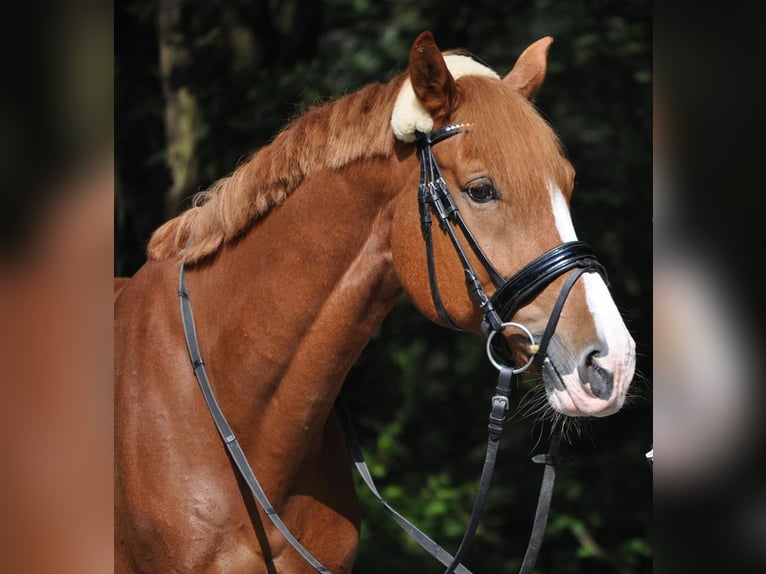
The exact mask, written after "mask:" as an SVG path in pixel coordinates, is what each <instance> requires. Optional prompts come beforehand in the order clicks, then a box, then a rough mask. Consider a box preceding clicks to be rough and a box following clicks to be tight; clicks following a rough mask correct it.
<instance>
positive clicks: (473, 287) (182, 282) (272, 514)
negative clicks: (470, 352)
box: [178, 124, 606, 574]
mask: <svg viewBox="0 0 766 574" xmlns="http://www.w3.org/2000/svg"><path fill="white" fill-rule="evenodd" d="M468 129H470V126H468V125H465V124H450V125H446V126H443V127H441V128H439V129H437V130H434V131H432V132H430V133H427V134H418V137H417V139H416V144H417V149H418V155H419V158H420V185H419V186H418V202H419V205H420V207H419V210H420V221H421V229H422V232H423V238H424V240H425V246H426V259H427V262H428V277H429V283H430V288H431V297H432V299H433V303H434V306H435V308H436V311H437V313H438V315H439V317H440V318H441V320H442V321H443V322H444V323H446V324H447V325H449V326H451V327H452V328H455V329H459V327H458V326H457V324H456V323H455V322H454V321H453V320H452V318H451V317H450V316H449V314H448V313H447V310H446V308H445V307H444V304H443V302H442V299H441V296H440V294H439V286H438V280H437V277H436V266H435V263H434V257H433V239H432V230H431V213H432V212H433V213H434V214H435V215H436V217H437V219H438V221H439V226H440V228H441V229H442V230H443V231H444V232H445V233H447V235H448V236H449V238H450V240H451V242H452V245H453V246H454V248H455V251H456V253H457V255H458V258H459V259H460V261H461V264H462V266H463V269H464V271H465V277H466V283H467V285H468V290H469V292H470V294H471V297H472V298H473V299H474V300H475V301H476V303H477V304H478V305H479V307H480V308H481V310H482V311H483V313H484V318H483V321H482V333H483V334H484V336H485V337H486V338H487V353H488V355H489V358H490V361H491V362H492V364H493V365H495V367H497V369H498V371H499V376H498V382H497V386H496V387H495V392H494V394H493V396H492V399H491V410H490V413H489V424H488V432H489V437H488V441H487V451H486V455H485V459H484V465H483V467H482V473H481V477H480V479H479V487H478V489H477V494H476V498H475V500H474V507H473V510H472V512H471V517H470V519H469V523H468V526H467V527H466V531H465V534H464V535H463V539H462V541H461V542H460V546H459V547H458V550H457V552H456V553H455V556H454V557H453V556H452V555H451V554H450V553H449V552H447V551H446V550H444V549H443V548H442V547H441V546H439V545H438V544H436V543H435V542H434V541H433V540H431V539H430V538H429V537H428V536H427V535H426V534H424V533H423V532H422V531H420V530H419V529H418V528H417V527H415V526H414V525H413V524H412V523H411V522H409V521H408V520H407V519H406V518H404V517H403V516H402V515H401V514H399V513H398V512H397V511H396V510H395V509H394V508H393V507H392V506H391V505H389V504H388V502H386V501H385V500H384V499H383V498H382V497H381V495H380V493H379V491H378V489H377V488H376V486H375V483H374V481H373V479H372V475H371V473H370V472H369V469H368V467H367V463H366V461H365V460H364V456H363V455H362V449H361V447H360V445H359V441H358V440H357V438H356V432H355V431H354V427H353V424H352V421H351V417H350V416H349V414H348V412H347V410H346V409H345V407H344V406H343V403H342V401H341V400H340V399H339V401H338V405H337V406H338V408H337V412H338V414H339V416H340V420H341V422H342V424H343V426H344V429H345V432H346V441H347V444H348V447H349V451H350V453H351V457H352V459H353V460H354V464H355V465H356V467H357V470H358V471H359V473H360V475H361V477H362V479H363V481H364V482H365V484H366V485H367V486H368V487H369V489H370V491H371V492H372V494H373V496H375V497H376V499H377V500H378V501H379V502H380V503H381V505H382V506H383V508H384V509H385V510H386V511H387V512H388V513H389V514H390V515H391V516H392V517H393V519H394V520H395V521H396V522H397V524H399V526H401V527H402V528H403V529H404V530H405V532H407V534H409V535H410V536H411V537H412V538H413V539H414V540H415V541H416V542H417V543H418V544H420V546H422V547H423V548H424V549H425V550H426V551H427V552H428V553H429V554H431V555H432V556H433V557H435V558H436V559H437V560H439V561H440V562H441V563H442V564H444V565H445V566H446V567H447V570H446V571H445V574H451V573H453V572H457V573H458V574H471V573H470V570H468V569H467V568H466V567H465V566H463V565H462V564H460V561H461V559H462V557H463V555H464V554H465V551H466V550H467V548H468V545H469V544H470V542H471V540H472V539H473V536H474V534H475V532H476V529H477V527H478V524H479V519H480V517H481V514H482V512H483V510H484V506H485V504H486V501H487V495H488V493H489V487H490V483H491V480H492V474H493V472H494V467H495V462H496V460H497V453H498V449H499V446H500V435H501V434H502V431H503V425H504V423H505V417H506V411H507V410H508V408H509V397H510V392H511V381H512V379H513V377H514V376H515V375H517V374H518V373H521V372H522V371H524V370H526V368H527V367H529V365H530V364H531V362H532V359H530V361H529V362H527V363H526V364H525V365H523V366H521V367H514V366H513V363H512V360H511V359H510V354H509V352H508V349H507V345H505V343H503V338H502V337H496V335H498V334H499V333H501V332H502V331H503V330H504V329H505V328H506V327H509V326H513V327H516V328H518V329H520V330H522V331H523V332H524V333H525V334H526V335H527V337H528V338H529V342H530V346H538V348H537V351H536V353H535V354H534V355H533V357H534V359H535V360H536V361H539V362H542V361H543V360H544V358H545V355H546V351H547V348H548V344H549V342H550V340H551V338H552V336H553V333H554V331H555V329H556V324H557V323H558V318H559V316H560V314H561V310H562V308H563V306H564V302H565V301H566V298H567V296H568V295H569V292H570V290H571V289H572V287H573V285H574V283H575V282H576V281H577V279H578V278H579V277H580V276H581V275H582V274H583V273H588V272H596V273H600V274H601V275H603V276H604V277H605V278H606V273H605V272H604V268H603V267H602V266H601V264H599V263H598V261H596V257H595V255H594V254H593V252H592V251H591V249H590V247H588V246H587V245H586V244H585V243H583V242H581V241H570V242H567V243H563V244H561V245H559V246H557V247H554V248H553V249H551V250H549V251H547V252H546V253H543V254H542V255H540V256H539V257H538V258H537V259H535V260H534V261H532V262H531V263H529V264H528V265H526V266H525V267H524V268H522V269H521V270H520V271H519V272H517V273H516V274H515V275H513V276H512V277H510V278H509V279H505V278H504V277H503V276H502V275H501V274H500V273H498V272H497V270H496V269H495V268H494V267H493V265H492V263H491V262H490V261H489V259H488V258H487V256H486V255H485V254H484V252H483V251H482V249H481V247H480V246H479V244H478V242H477V241H476V239H475V237H474V236H473V234H472V233H471V231H470V229H468V226H467V225H466V223H465V221H464V220H463V218H462V216H461V215H460V212H459V211H458V208H457V205H456V204H455V201H454V199H453V198H452V195H451V194H450V192H449V190H448V189H447V184H446V183H445V181H444V179H443V177H442V174H441V170H440V169H439V164H438V163H437V161H436V157H435V156H434V154H433V150H432V147H433V146H434V145H435V144H437V143H439V142H440V141H443V140H445V139H447V138H449V137H451V136H453V135H455V134H458V133H461V132H464V131H467V130H468ZM455 226H456V227H457V228H458V229H460V230H461V232H462V234H463V236H464V238H465V240H466V241H467V242H468V245H469V246H470V248H471V250H472V251H473V252H474V254H475V255H476V257H477V258H478V260H479V262H480V263H481V264H482V266H483V267H484V268H485V270H486V271H487V273H489V276H490V278H491V279H492V282H493V283H494V285H495V287H496V289H495V292H494V293H493V294H492V296H491V297H489V296H487V293H486V291H485V290H484V287H483V286H482V284H481V281H480V280H479V276H478V274H477V273H476V271H475V269H474V268H473V265H472V264H471V261H470V259H469V258H468V255H467V254H466V252H465V250H464V249H463V246H462V244H461V242H460V240H459V238H458V236H457V233H456V231H455ZM570 271H571V272H572V273H571V274H570V275H569V277H568V278H567V280H566V281H565V283H564V285H563V287H562V289H561V292H560V293H559V296H558V299H557V300H556V303H555V304H554V306H553V309H552V311H551V316H550V319H549V320H548V324H547V326H546V327H545V330H544V331H543V334H542V336H541V338H540V340H539V341H536V340H535V338H534V336H533V335H532V333H530V332H529V331H528V330H527V329H526V327H524V326H523V325H520V324H518V323H513V322H511V319H512V318H513V315H514V314H515V313H516V311H518V309H520V308H521V307H522V306H524V305H526V304H527V303H529V302H530V301H531V300H532V299H533V298H534V297H535V296H537V295H538V294H539V293H540V292H541V291H542V290H543V289H545V287H547V286H548V285H549V284H550V283H551V282H552V281H553V280H554V279H556V278H557V277H559V276H561V275H563V274H564V273H567V272H570ZM178 281H179V284H178V295H179V299H180V303H181V320H182V324H183V330H184V337H185V339H186V345H187V349H188V351H189V357H190V359H191V363H192V368H193V370H194V375H195V377H196V379H197V382H198V383H199V386H200V389H201V391H202V395H203V397H204V399H205V402H206V404H207V406H208V409H209V410H210V414H211V416H212V418H213V421H214V422H215V425H216V428H217V429H218V433H219V434H220V436H221V439H222V440H223V442H224V444H225V445H226V448H227V450H228V452H229V455H230V456H231V458H232V460H233V462H234V464H235V466H236V467H237V469H238V470H239V472H240V474H241V475H242V477H243V479H244V481H245V483H246V484H247V485H248V487H249V488H250V490H251V492H252V493H253V496H254V498H255V500H256V501H257V502H258V504H259V505H260V506H261V508H262V509H263V511H264V513H265V514H266V516H267V517H268V518H269V520H271V522H272V523H273V524H274V526H275V527H276V528H277V529H278V530H279V531H280V532H281V533H282V535H283V536H284V537H285V539H286V540H287V541H288V542H289V543H290V545H291V546H292V547H293V548H294V549H295V550H296V551H297V552H298V553H299V554H300V555H301V556H302V557H303V558H304V559H305V560H306V561H307V562H308V563H309V564H310V565H311V566H312V567H313V568H314V570H315V571H317V572H321V573H327V572H329V570H327V568H325V567H324V566H322V564H321V563H320V562H319V561H318V560H317V559H316V558H314V557H313V556H312V555H311V553H310V552H309V551H308V550H306V548H304V547H303V545H302V544H301V543H300V542H299V541H298V540H297V539H296V538H295V536H294V535H293V534H292V533H291V532H290V530H289V529H288V528H287V526H286V525H285V524H284V522H283V521H282V520H281V518H280V517H279V515H278V513H277V512H276V510H275V509H274V508H273V507H272V505H271V504H270V502H269V500H268V498H267V496H266V494H265V492H264V491H263V488H261V486H260V484H259V482H258V480H257V478H256V476H255V474H254V473H253V470H252V468H251V467H250V464H249V463H248V461H247V457H246V456H245V453H244V451H243V450H242V447H241V446H240V444H239V440H238V439H237V437H236V435H235V434H234V431H233V430H232V428H231V426H230V425H229V423H228V421H227V420H226V417H225V416H224V414H223V412H222V410H221V408H220V406H219V404H218V401H217V400H216V397H215V394H214V393H213V389H212V387H211V385H210V381H209V379H208V376H207V372H206V370H205V363H204V361H203V359H202V356H201V354H200V350H199V342H198V339H197V333H196V328H195V325H194V317H193V314H192V308H191V302H190V300H189V294H188V291H187V289H186V279H185V273H184V263H183V262H181V268H180V273H179V280H178ZM558 451H559V436H558V434H557V433H553V434H552V438H551V444H550V450H549V453H548V454H543V455H536V456H534V457H533V458H532V461H533V462H535V463H538V464H544V465H545V471H544V473H543V480H542V484H541V487H540V494H539V496H538V503H537V510H536V511H535V519H534V523H533V526H532V534H531V535H530V540H529V544H528V546H527V551H526V553H525V555H524V560H523V562H522V565H521V570H520V574H530V573H531V572H532V568H533V567H534V564H535V562H536V560H537V556H538V553H539V551H540V546H541V544H542V538H543V534H544V531H545V525H546V523H547V519H548V511H549V509H550V502H551V497H552V493H553V485H554V481H555V476H556V475H555V465H556V464H557V463H558V459H559V457H558Z"/></svg>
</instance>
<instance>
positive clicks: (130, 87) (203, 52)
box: [114, 0, 653, 573]
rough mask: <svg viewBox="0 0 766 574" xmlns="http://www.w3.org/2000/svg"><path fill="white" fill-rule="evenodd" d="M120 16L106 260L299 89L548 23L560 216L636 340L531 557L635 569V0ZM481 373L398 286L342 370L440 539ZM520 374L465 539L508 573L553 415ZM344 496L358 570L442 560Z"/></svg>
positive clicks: (639, 290)
mask: <svg viewBox="0 0 766 574" xmlns="http://www.w3.org/2000/svg"><path fill="white" fill-rule="evenodd" d="M115 24H116V26H115V34H116V36H115V97H114V99H115V125H114V127H115V145H116V150H115V162H116V170H115V175H116V181H115V220H114V223H115V254H114V270H115V274H117V275H129V274H132V273H133V272H135V270H136V269H137V268H138V267H139V266H140V265H141V264H142V262H143V260H144V248H145V245H146V242H147V240H148V238H149V235H150V234H151V232H152V230H153V229H155V228H156V227H157V226H158V225H159V224H160V223H161V222H163V221H165V220H166V219H167V218H169V217H171V216H172V215H174V214H175V213H177V212H178V211H179V210H181V209H183V208H184V206H185V205H186V203H185V200H186V199H187V198H188V196H189V195H190V194H192V193H194V192H196V191H199V190H201V189H204V188H205V187H207V186H208V185H209V184H210V183H212V182H213V181H214V180H215V179H217V178H219V177H222V176H224V175H226V174H227V173H228V172H230V171H231V170H232V169H233V168H234V166H235V165H236V164H237V163H238V162H239V161H240V160H241V159H242V158H244V157H246V156H247V155H249V154H250V153H251V152H252V151H254V150H255V149H257V148H258V147H260V146H261V145H263V144H265V143H267V142H268V141H269V140H270V139H271V138H272V137H273V136H274V135H275V134H276V133H277V132H278V131H279V130H280V129H281V128H282V127H284V126H285V124H286V123H287V121H288V120H289V119H290V118H292V117H294V116H295V115H296V114H299V113H300V112H301V111H302V110H303V109H305V107H306V106H308V105H311V104H315V103H318V102H321V101H323V100H326V99H329V98H332V97H335V96H338V95H341V94H344V93H348V92H350V91H353V90H356V89H358V88H359V87H361V86H363V85H364V84H366V83H368V82H371V81H386V80H388V79H389V78H390V77H391V76H392V75H393V74H395V73H397V72H399V71H401V70H402V69H403V68H404V67H406V65H407V55H408V52H409V48H410V45H411V43H412V41H413V40H414V38H415V37H416V36H417V34H418V33H419V32H421V31H422V30H431V31H432V32H433V33H434V36H435V39H436V41H437V43H438V44H439V46H440V47H441V48H442V49H450V48H457V47H462V48H465V49H468V50H470V51H471V52H472V53H474V54H475V55H476V56H478V57H479V58H480V59H481V60H483V61H484V62H486V63H487V64H488V65H490V66H491V67H492V68H494V69H495V70H497V71H498V72H499V73H500V74H504V73H505V72H507V71H508V70H509V69H510V68H511V67H512V65H513V62H514V61H515V59H516V57H517V56H518V55H519V54H520V53H521V51H522V50H523V49H524V48H525V47H526V46H527V45H528V44H530V43H531V42H533V41H534V40H536V39H538V38H540V37H542V36H545V35H552V36H553V37H554V38H555V41H554V43H553V45H552V47H551V51H550V55H549V66H548V76H547V78H546V83H545V85H544V86H543V89H542V90H541V92H540V94H539V96H538V99H537V104H538V107H539V108H540V110H541V112H542V113H543V115H544V116H545V117H546V118H547V119H548V120H549V121H550V122H551V123H552V124H553V126H554V128H555V129H556V130H557V131H558V133H559V135H560V136H561V139H562V140H563V142H564V144H565V146H566V151H567V154H568V156H569V157H570V159H571V160H572V162H573V164H574V166H575V168H576V169H577V182H576V187H575V195H574V199H573V205H572V210H573V218H574V222H575V227H576V228H577V230H578V235H579V237H580V239H583V240H585V241H587V242H589V243H590V244H591V245H592V246H593V248H594V249H595V251H596V252H597V253H598V255H599V258H600V260H601V261H602V263H604V264H605V266H606V267H607V269H608V271H609V277H610V281H611V288H612V292H613V295H614V298H615V300H616V301H617V303H618V306H619V307H620V308H621V310H622V311H623V313H624V316H625V318H626V322H627V324H628V326H629V328H630V329H631V331H632V333H633V335H634V338H635V339H636V341H637V345H638V354H639V357H638V374H637V377H636V379H635V381H634V385H633V398H632V400H631V401H630V402H629V404H628V405H627V406H626V407H625V409H624V410H623V411H621V412H620V413H619V414H617V415H615V416H613V417H609V418H607V419H603V420H592V421H581V423H580V424H579V425H578V426H577V427H576V428H575V427H572V428H570V431H569V435H568V436H569V441H570V444H568V445H567V446H566V453H567V455H568V456H569V458H570V459H571V460H572V464H571V465H567V466H562V467H560V470H559V475H558V476H559V478H558V483H557V487H556V491H555V494H554V499H553V505H552V512H551V518H550V523H549V527H548V530H547V533H546V538H545V541H544V545H543V549H542V552H541V557H540V560H539V562H538V571H539V572H560V573H564V572H594V573H599V572H619V573H631V572H648V571H650V569H651V563H652V556H653V553H652V546H653V545H652V536H651V517H652V494H651V493H652V490H651V487H652V477H651V473H650V470H649V469H648V467H647V465H646V462H645V460H644V452H645V451H646V450H647V449H648V448H649V447H650V446H651V443H652V410H651V385H650V382H649V381H651V378H652V377H651V375H652V372H651V369H652V362H651V358H652V357H651V341H652V331H651V329H652V321H651V317H652V313H651V309H652V289H651V277H652V273H651V264H652V239H651V238H652V196H651V185H652V179H651V177H652V176H651V165H652V164H651V150H652V133H651V132H652V125H651V120H652V100H651V93H652V23H651V4H650V3H649V2H647V1H620V2H617V1H611V0H591V1H584V2H574V1H572V2H550V1H543V0H529V1H524V2H516V1H514V2H496V1H494V0H493V1H490V0H477V1H473V2H470V3H465V2H456V1H453V0H440V1H438V2H437V1H435V0H424V1H421V2H418V3H417V4H414V3H408V2H404V1H400V2H372V1H369V0H325V1H321V2H320V1H304V2H299V1H282V2H268V1H246V0H238V1H232V2H220V1H211V2H205V3H202V2H184V1H174V2H171V1H160V2H150V1H134V2H125V1H123V2H117V3H116V4H115ZM161 47H162V53H163V54H164V57H163V58H162V59H161V58H160V52H161V49H160V48H161ZM169 150H170V151H169ZM493 379H494V371H493V370H492V368H491V367H489V366H488V365H487V361H486V358H485V356H484V352H483V348H482V343H481V341H480V340H479V339H477V338H475V337H473V336H471V335H466V334H455V333H452V332H450V331H448V330H447V329H443V328H439V327H437V326H435V325H432V324H430V323H429V322H427V321H426V320H425V319H423V318H422V317H421V316H420V315H418V314H417V313H416V312H415V311H414V310H413V309H412V307H411V306H410V305H409V303H408V302H407V301H406V300H405V299H402V300H401V301H400V302H399V304H398V305H397V307H396V309H395V310H394V312H393V313H392V314H391V315H390V316H389V318H388V319H387V320H386V321H385V322H384V324H383V326H382V327H381V329H380V330H379V332H378V333H377V334H376V335H375V337H374V338H373V340H372V341H371V342H370V344H369V345H368V347H367V349H366V350H365V351H364V353H363V354H362V356H361V358H360V360H359V361H358V363H357V365H356V366H355V367H354V368H353V369H352V371H351V373H350V375H349V378H348V381H347V383H346V386H345V394H346V395H347V397H346V398H347V402H348V403H349V406H350V407H351V410H352V413H353V415H354V418H355V420H356V421H357V424H358V431H359V433H360V436H361V439H362V443H363V445H364V447H365V450H366V452H367V454H368V456H369V458H370V461H371V463H372V467H373V471H374V473H375V476H376V480H378V482H379V485H380V486H381V487H382V491H383V495H384V497H385V498H387V499H388V500H389V501H390V502H391V503H392V504H393V505H394V506H395V507H397V508H398V509H399V510H400V511H401V512H402V513H403V514H404V515H405V516H407V517H408V518H410V519H412V520H413V521H414V522H415V523H416V524H417V525H418V526H420V527H422V528H423V529H424V530H426V532H428V533H429V535H431V536H432V537H434V538H435V539H436V540H437V541H439V542H440V543H441V544H442V545H443V546H445V548H447V549H448V550H452V551H454V549H455V548H456V546H457V543H458V542H459V540H460V537H461V535H462V532H463V529H464V527H465V524H466V521H467V518H468V516H469V514H470V509H471V504H472V501H473V496H474V491H475V486H476V480H477V479H478V476H479V473H480V470H481V460H482V457H483V451H484V445H485V442H486V433H485V430H486V415H487V411H488V406H489V401H488V399H489V397H490V396H491V391H492V389H493V387H494V380H493ZM534 384H535V381H525V382H523V383H522V384H521V386H520V388H519V391H518V393H517V394H516V396H515V398H514V406H513V408H517V407H519V408H518V410H517V411H516V414H515V415H514V416H513V420H512V422H511V423H510V424H509V425H508V427H507V430H506V433H505V435H504V440H503V449H502V450H501V454H500V460H499V463H498V468H497V471H496V475H495V479H494V482H493V488H492V493H491V497H490V501H489V505H488V510H487V512H486V514H485V516H484V519H483V520H482V526H481V527H480V529H479V531H478V535H477V538H476V540H475V542H474V544H473V546H472V548H471V550H470V552H469V554H468V556H467V558H466V564H467V565H468V566H469V568H471V570H473V571H474V572H477V573H481V572H490V571H491V572H515V571H517V570H518V567H519V565H520V559H521V557H522V555H523V551H524V548H525V547H526V541H527V538H528V535H529V528H530V526H531V522H532V517H533V513H534V506H535V502H536V497H537V488H538V486H539V481H540V477H541V472H542V469H541V468H540V467H538V466H536V465H533V464H532V463H531V462H530V461H529V455H531V454H532V453H533V452H540V451H541V450H542V449H543V444H544V441H545V438H544V437H545V436H547V432H548V430H549V426H548V425H547V424H543V422H541V421H537V420H536V419H535V418H529V417H525V416H523V412H524V404H520V403H522V400H521V397H522V396H524V394H525V393H526V392H527V391H528V390H529V389H531V388H532V387H533V386H534ZM541 437H542V438H541ZM540 441H542V444H539V445H538V443H539V442H540ZM360 495H361V497H362V502H363V510H364V513H365V520H364V526H363V531H362V547H361V552H360V556H359V560H358V565H357V571H359V572H362V573H377V572H381V573H382V572H438V571H440V568H439V565H438V564H437V563H435V562H433V561H432V560H431V559H430V558H428V557H427V556H425V555H424V553H423V552H422V551H421V550H420V549H419V548H418V547H417V546H416V545H415V544H414V543H412V542H410V541H408V539H407V538H406V536H405V535H404V534H403V533H401V532H400V531H399V530H398V529H397V527H396V526H395V525H394V524H393V522H392V521H390V519H389V518H388V517H387V516H386V515H385V514H384V513H383V512H382V510H381V509H380V508H379V506H378V505H377V503H375V502H374V501H372V500H371V497H369V496H367V494H366V492H363V491H362V490H360Z"/></svg>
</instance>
